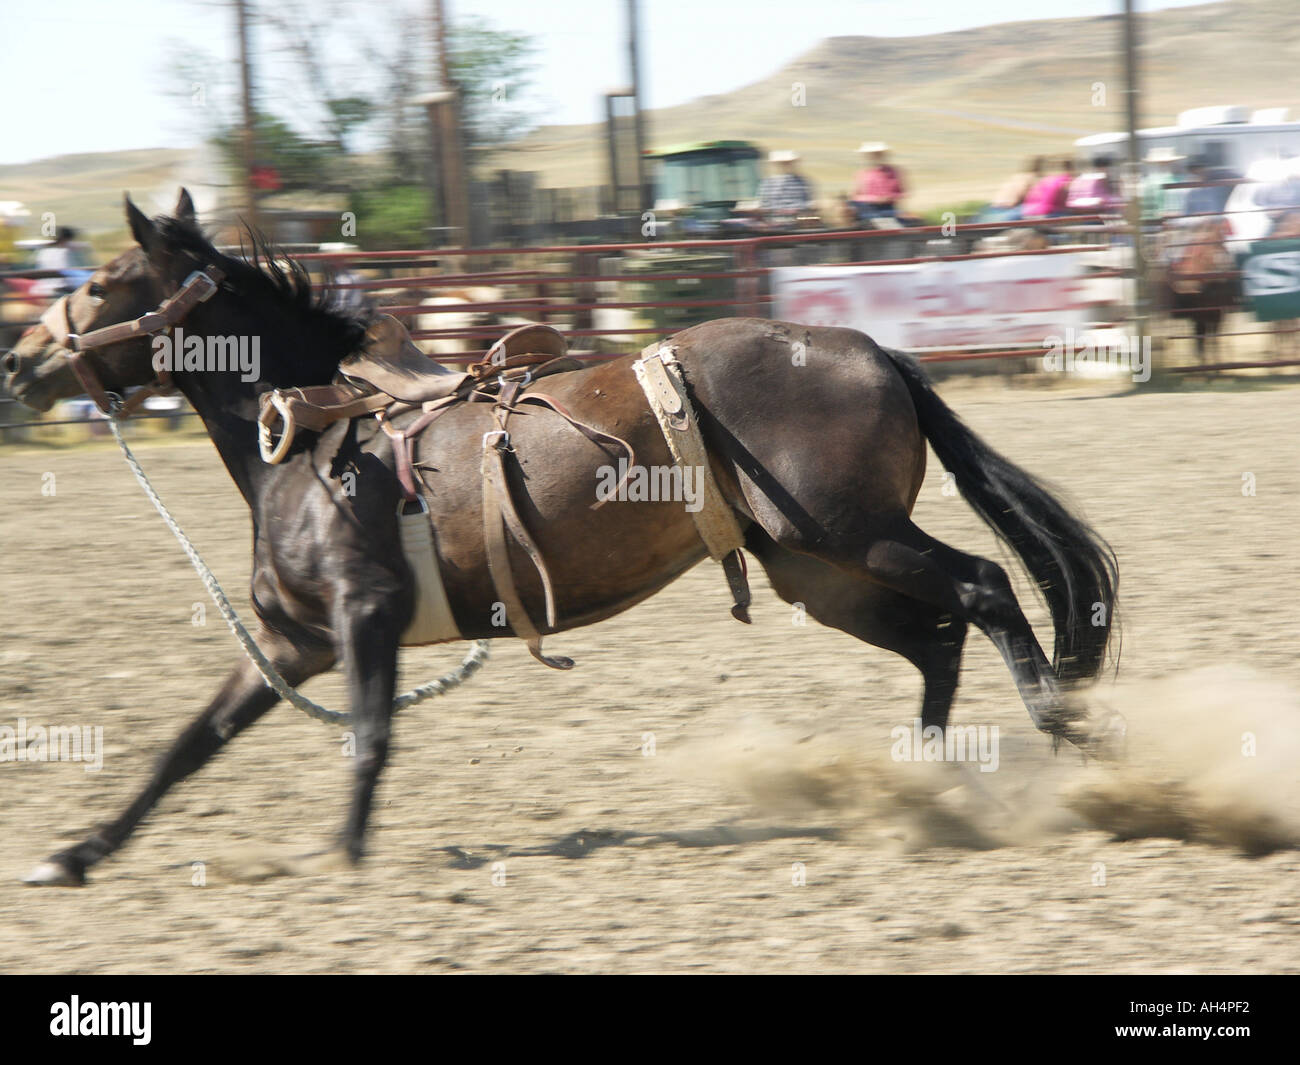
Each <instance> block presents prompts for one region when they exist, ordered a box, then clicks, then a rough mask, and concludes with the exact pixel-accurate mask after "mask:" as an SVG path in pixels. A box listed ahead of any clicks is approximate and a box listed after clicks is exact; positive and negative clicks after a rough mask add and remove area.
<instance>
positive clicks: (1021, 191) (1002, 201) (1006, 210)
mask: <svg viewBox="0 0 1300 1065" xmlns="http://www.w3.org/2000/svg"><path fill="white" fill-rule="evenodd" d="M1042 176H1043V157H1042V156H1041V155H1036V156H1034V157H1033V158H1032V159H1030V160H1028V161H1027V162H1026V163H1025V168H1024V169H1023V170H1022V171H1020V173H1018V174H1013V175H1012V176H1011V177H1009V178H1007V180H1006V181H1005V182H1003V184H1002V187H1001V188H1000V189H998V194H997V195H996V196H994V197H993V202H992V203H990V204H989V206H988V210H987V211H986V212H985V214H986V215H987V216H988V218H989V220H990V221H1007V222H1014V221H1016V220H1017V219H1018V218H1020V216H1021V209H1022V207H1023V205H1024V202H1025V196H1026V195H1028V193H1029V190H1030V189H1032V188H1033V187H1034V186H1035V185H1036V184H1038V182H1039V180H1040V179H1041V178H1042Z"/></svg>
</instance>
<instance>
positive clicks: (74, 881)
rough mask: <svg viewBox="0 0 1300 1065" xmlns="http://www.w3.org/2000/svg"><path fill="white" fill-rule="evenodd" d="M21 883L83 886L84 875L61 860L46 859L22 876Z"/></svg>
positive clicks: (49, 885)
mask: <svg viewBox="0 0 1300 1065" xmlns="http://www.w3.org/2000/svg"><path fill="white" fill-rule="evenodd" d="M23 883H24V884H29V885H31V886H32V887H84V886H85V883H86V877H85V874H84V873H79V872H76V871H75V870H73V869H70V868H69V867H68V866H66V865H64V864H63V863H62V862H55V861H46V862H41V863H40V864H39V865H37V866H36V867H35V868H33V869H32V871H31V872H30V873H28V874H27V875H26V876H25V877H23Z"/></svg>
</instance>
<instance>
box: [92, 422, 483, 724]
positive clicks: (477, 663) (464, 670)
mask: <svg viewBox="0 0 1300 1065" xmlns="http://www.w3.org/2000/svg"><path fill="white" fill-rule="evenodd" d="M118 423H119V417H118V415H117V413H116V412H114V413H112V414H109V415H108V425H109V428H110V429H112V430H113V438H114V439H115V440H116V441H117V445H118V447H120V448H121V449H122V455H123V457H124V458H125V459H126V464H127V465H128V466H130V467H131V472H132V473H133V474H135V479H136V480H137V481H138V482H139V484H140V487H141V488H142V489H144V494H145V495H146V496H148V497H149V502H151V503H152V504H153V505H154V509H155V510H157V511H158V514H159V515H160V516H161V517H162V520H163V521H164V522H166V523H167V528H169V529H171V531H172V535H173V536H175V537H176V540H177V542H178V543H179V544H180V545H181V548H182V550H184V552H185V554H186V555H187V556H188V557H189V560H190V562H191V563H192V564H193V566H194V569H195V572H197V573H198V575H199V579H200V580H202V581H203V586H204V587H205V588H207V590H208V594H209V595H210V596H212V601H213V602H214V603H216V605H217V609H218V610H219V611H221V616H222V617H223V618H225V619H226V624H227V625H229V626H230V631H231V632H232V633H234V636H235V639H236V640H238V641H239V645H240V646H241V647H242V648H243V649H244V654H246V655H247V656H248V659H249V661H250V662H252V663H253V665H254V666H256V667H257V671H258V672H259V673H260V674H262V679H263V680H264V681H266V684H267V687H269V688H271V689H272V690H273V691H274V692H275V693H276V694H277V695H278V696H280V698H281V699H284V700H285V701H286V702H289V703H291V704H292V705H293V706H296V707H297V708H298V709H299V710H301V711H302V712H303V713H304V714H306V715H307V716H308V717H313V718H315V719H316V720H317V721H324V722H325V723H326V724H330V725H348V724H351V722H352V715H351V714H349V713H340V712H339V711H337V710H327V709H326V708H325V707H323V706H321V705H320V704H319V703H314V702H312V701H311V700H310V699H308V698H307V697H306V696H305V695H302V694H301V693H300V692H299V691H298V690H297V689H296V688H294V687H293V685H291V684H290V683H289V682H288V681H286V680H285V679H284V677H282V676H280V673H279V671H278V670H276V668H275V666H273V665H272V664H271V660H270V659H268V658H267V657H266V655H264V654H263V653H262V649H261V648H260V647H258V646H257V641H256V640H254V639H253V637H252V635H251V634H250V633H249V631H248V630H247V629H246V628H244V623H243V622H242V621H240V620H239V615H238V614H236V613H235V608H234V607H233V606H231V605H230V600H229V599H227V598H226V593H225V592H223V591H222V590H221V585H220V584H218V583H217V578H216V577H215V576H214V575H213V573H212V570H210V569H208V566H207V564H206V563H205V562H204V561H203V559H202V558H201V557H200V555H199V552H198V549H197V548H195V546H194V544H192V543H191V542H190V538H189V537H188V536H186V535H185V533H184V531H183V530H182V529H181V527H180V525H179V524H177V522H176V519H175V518H173V517H172V516H171V514H170V513H169V512H168V510H167V508H166V506H164V505H163V501H162V499H161V498H160V497H159V495H158V493H157V492H156V491H155V490H154V487H153V485H152V484H150V483H149V478H148V477H146V476H145V472H144V469H143V468H142V467H141V466H140V463H139V462H138V461H137V460H136V457H135V455H134V454H133V453H132V452H131V449H130V448H129V447H128V446H127V443H126V441H125V440H124V439H123V438H122V430H121V428H120V426H119V424H118ZM487 658H488V641H487V640H476V641H475V642H474V644H473V646H471V647H470V649H469V653H468V654H467V655H466V656H465V660H464V661H463V662H461V664H460V665H459V666H457V667H456V668H455V669H453V670H452V671H451V672H450V673H446V674H444V675H443V676H441V677H439V678H438V679H437V680H431V681H429V683H428V684H422V685H420V686H419V687H418V688H412V689H411V690H410V691H409V692H406V693H405V694H403V695H399V696H397V698H396V699H394V700H393V713H397V712H398V711H399V710H405V709H406V708H407V707H408V706H414V705H415V704H416V703H421V702H424V700H425V699H430V698H432V697H433V696H435V695H446V694H447V692H449V691H451V690H452V689H453V688H457V687H459V686H460V685H462V684H464V683H465V681H467V680H469V678H470V677H472V676H473V675H474V674H475V673H477V672H478V671H479V669H480V668H481V667H482V665H483V663H484V662H486V661H487Z"/></svg>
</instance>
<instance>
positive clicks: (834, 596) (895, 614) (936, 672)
mask: <svg viewBox="0 0 1300 1065" xmlns="http://www.w3.org/2000/svg"><path fill="white" fill-rule="evenodd" d="M745 546H746V547H747V548H748V549H749V550H750V551H751V552H752V553H753V554H754V555H755V557H756V558H758V560H759V561H760V562H761V563H762V565H763V568H764V570H765V571H766V572H767V575H768V580H769V581H770V582H771V584H772V588H773V590H774V591H775V592H776V593H777V595H779V596H780V597H781V598H782V599H784V600H785V601H786V602H787V603H792V604H797V605H800V606H802V607H803V609H804V610H805V611H806V612H807V614H808V615H809V616H810V617H812V618H813V619H814V620H816V621H819V622H821V623H822V624H823V625H826V626H829V627H830V628H833V629H838V630H840V631H841V632H845V633H848V634H849V635H850V636H856V637H857V638H858V639H859V640H862V641H863V642H864V643H869V644H871V645H872V646H873V647H880V648H883V649H884V650H887V651H893V652H894V653H895V654H898V655H901V656H902V657H903V658H906V659H907V660H908V661H909V662H911V663H912V665H914V666H915V667H916V668H917V670H918V671H919V672H920V674H921V678H922V681H923V683H924V693H923V695H922V699H921V722H922V725H923V726H925V727H928V726H930V725H935V726H938V727H939V728H945V727H947V724H948V715H949V712H950V710H951V709H952V704H953V699H954V697H955V696H956V694H957V683H958V675H959V672H960V669H961V655H962V648H963V646H964V645H965V642H966V631H967V625H966V622H965V621H964V620H962V619H961V618H959V617H956V616H955V615H953V614H952V613H949V612H946V611H943V610H940V609H937V608H935V607H933V606H931V605H930V604H928V603H923V602H921V601H920V600H917V599H914V598H911V597H909V596H906V595H902V594H900V593H898V592H895V591H893V590H891V589H889V588H886V587H883V586H882V585H880V584H878V583H874V582H870V581H865V580H863V581H846V580H845V575H844V573H843V571H842V570H840V569H837V568H836V567H835V566H833V565H831V564H830V563H828V562H825V561H822V560H821V559H818V558H814V557H812V556H811V555H802V554H797V553H795V552H793V551H790V550H787V549H786V548H783V547H781V546H779V545H778V544H777V543H775V542H774V541H773V540H772V539H771V538H770V537H768V536H767V535H766V534H763V533H761V532H759V531H758V530H757V527H753V528H751V531H750V534H749V536H748V537H747V540H746V545H745Z"/></svg>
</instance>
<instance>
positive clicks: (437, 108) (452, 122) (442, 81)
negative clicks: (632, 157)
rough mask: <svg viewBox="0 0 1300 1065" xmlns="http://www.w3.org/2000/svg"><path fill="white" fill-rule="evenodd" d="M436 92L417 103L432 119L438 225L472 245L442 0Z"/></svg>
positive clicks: (434, 6)
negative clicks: (422, 106) (420, 104)
mask: <svg viewBox="0 0 1300 1065" xmlns="http://www.w3.org/2000/svg"><path fill="white" fill-rule="evenodd" d="M430 17H431V19H432V31H433V32H432V43H433V78H434V83H435V85H436V86H437V88H436V89H435V91H433V92H431V93H428V94H426V95H425V96H422V97H420V98H419V100H417V101H416V102H417V103H422V104H424V106H425V109H426V113H427V115H428V120H429V151H430V154H431V156H432V159H433V165H432V167H431V171H432V180H433V181H434V183H435V186H436V187H435V189H434V202H435V203H436V204H437V206H438V211H439V219H438V222H439V225H441V226H443V227H444V228H449V229H451V230H452V231H454V232H455V233H456V234H457V238H458V239H457V240H456V241H455V242H456V243H460V244H464V245H468V244H469V243H470V216H469V172H468V170H467V168H466V166H465V149H464V143H463V141H462V135H461V123H460V114H461V94H460V86H459V85H457V84H456V83H455V81H454V80H453V78H452V76H451V67H450V65H449V64H448V62H447V14H446V11H445V10H444V7H443V2H442V0H430Z"/></svg>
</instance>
